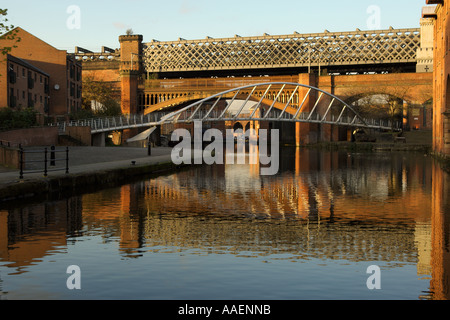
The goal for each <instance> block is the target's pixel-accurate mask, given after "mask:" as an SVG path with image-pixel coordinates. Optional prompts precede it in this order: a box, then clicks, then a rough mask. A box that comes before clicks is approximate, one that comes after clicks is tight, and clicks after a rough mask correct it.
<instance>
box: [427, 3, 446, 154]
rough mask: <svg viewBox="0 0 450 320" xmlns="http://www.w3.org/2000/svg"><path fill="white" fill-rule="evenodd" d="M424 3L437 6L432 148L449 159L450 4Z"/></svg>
mask: <svg viewBox="0 0 450 320" xmlns="http://www.w3.org/2000/svg"><path fill="white" fill-rule="evenodd" d="M426 3H427V4H431V5H437V7H436V10H435V14H434V17H435V19H436V20H435V25H434V81H433V82H434V88H433V97H434V101H433V103H434V106H433V109H434V118H433V148H434V151H435V152H436V153H437V154H440V155H444V156H447V157H450V55H449V48H450V46H449V37H450V23H449V22H450V21H449V19H448V14H449V6H450V2H449V1H448V0H426Z"/></svg>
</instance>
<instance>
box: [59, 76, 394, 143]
mask: <svg viewBox="0 0 450 320" xmlns="http://www.w3.org/2000/svg"><path fill="white" fill-rule="evenodd" d="M274 88H276V90H274ZM194 121H201V122H219V121H231V122H248V121H259V122H293V123H300V124H301V123H309V124H318V125H334V126H344V127H350V128H362V129H377V130H390V129H392V123H391V122H390V121H386V120H384V121H383V120H375V119H364V118H362V117H361V116H360V115H359V114H358V112H357V111H356V110H355V109H354V107H353V106H351V105H350V104H348V103H346V102H345V101H343V100H341V99H340V98H339V97H337V96H335V95H333V94H331V93H328V92H326V91H324V90H321V89H318V88H316V87H312V86H308V85H304V84H299V83H290V82H271V83H261V84H253V85H248V86H243V87H239V88H233V89H230V90H227V91H223V92H220V93H217V94H212V95H210V96H208V97H203V96H190V97H184V98H180V99H179V101H177V102H176V103H174V102H173V101H172V102H171V103H170V104H168V105H167V106H160V107H159V109H158V110H154V111H153V112H151V113H148V114H140V115H124V116H120V117H109V118H98V119H86V120H78V121H71V122H65V123H58V126H59V128H60V131H64V130H65V128H66V127H67V126H89V127H91V133H92V134H97V133H106V132H111V131H119V130H126V129H132V128H149V127H154V126H159V125H163V124H178V123H179V124H182V123H192V122H194Z"/></svg>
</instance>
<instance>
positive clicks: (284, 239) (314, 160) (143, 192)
mask: <svg viewBox="0 0 450 320" xmlns="http://www.w3.org/2000/svg"><path fill="white" fill-rule="evenodd" d="M281 159H282V162H281V164H280V165H281V171H280V173H279V175H277V176H273V177H268V176H260V175H259V170H260V168H259V166H258V165H232V166H228V165H217V166H205V167H196V168H193V169H192V170H189V171H184V172H180V173H178V174H174V175H168V176H163V177H159V178H156V179H146V180H143V181H141V182H139V183H135V184H131V185H126V186H123V187H120V188H115V189H110V190H105V191H102V192H98V193H95V194H87V195H84V196H80V197H74V198H71V199H67V200H64V201H55V202H48V203H44V204H38V205H29V206H23V207H20V208H11V209H8V208H6V209H5V210H3V211H1V210H0V262H2V263H3V264H4V265H5V266H6V267H7V268H8V274H9V275H17V276H19V275H20V274H23V273H25V272H28V271H29V270H30V266H32V265H34V264H39V263H40V262H41V261H42V260H43V259H44V257H46V256H49V255H50V256H51V255H56V254H62V255H64V254H66V255H69V253H68V252H67V248H68V247H69V246H71V245H75V244H76V242H77V241H78V240H79V239H83V240H85V239H89V237H91V236H92V237H101V239H102V241H103V243H105V244H108V243H110V244H111V247H112V248H113V250H117V251H116V252H117V253H118V254H120V256H121V257H122V258H123V259H130V260H135V259H137V260H139V259H141V258H145V257H148V256H149V255H150V254H151V253H161V252H165V253H174V252H177V253H183V252H188V253H189V254H198V255H207V254H226V255H235V256H236V257H249V258H256V257H257V258H261V259H263V261H275V260H286V261H290V262H299V263H304V262H305V261H310V260H312V259H318V260H320V261H323V263H324V265H326V264H327V263H328V261H345V262H346V263H357V262H386V263H387V265H388V267H392V268H397V267H399V266H402V265H410V264H414V265H416V267H417V276H418V278H419V279H427V281H428V280H429V282H430V285H429V287H428V288H427V289H428V291H429V292H428V293H424V294H423V295H422V296H421V297H420V298H427V299H448V298H449V282H448V281H449V280H448V278H449V276H448V272H449V271H450V260H449V259H450V258H449V249H450V247H449V228H450V221H449V217H448V215H449V214H450V203H449V200H448V194H449V183H450V179H449V175H448V174H446V173H444V172H443V171H442V170H441V169H440V168H439V166H438V165H437V164H436V163H435V162H434V161H433V160H432V159H431V158H429V157H424V156H422V155H416V154H413V155H411V154H402V153H399V154H392V153H386V154H384V153H383V154H367V153H346V152H337V151H336V152H334V151H333V152H332V151H330V152H322V151H317V150H303V149H302V150H300V149H288V148H287V149H283V150H282V157H281ZM86 241H89V240H86ZM116 244H117V245H116ZM99 259H100V258H99ZM30 272H31V271H30ZM0 284H1V282H0ZM3 286H5V283H3ZM0 290H2V289H1V287H0ZM424 291H426V290H424ZM336 298H339V297H336Z"/></svg>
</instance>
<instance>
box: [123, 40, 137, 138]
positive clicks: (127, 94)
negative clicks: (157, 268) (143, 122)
mask: <svg viewBox="0 0 450 320" xmlns="http://www.w3.org/2000/svg"><path fill="white" fill-rule="evenodd" d="M142 39H143V37H142V35H124V36H120V37H119V42H120V57H121V61H120V82H121V89H122V98H121V108H122V113H123V114H124V115H129V114H137V113H138V85H139V83H138V79H139V76H140V75H141V74H142ZM137 134H138V130H137V129H128V130H124V131H123V135H122V142H125V141H126V140H127V139H129V138H132V137H134V136H135V135H137Z"/></svg>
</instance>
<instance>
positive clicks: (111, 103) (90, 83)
mask: <svg viewBox="0 0 450 320" xmlns="http://www.w3.org/2000/svg"><path fill="white" fill-rule="evenodd" d="M115 97H117V94H116V92H115V90H114V87H113V86H112V85H111V83H108V82H102V81H95V80H94V79H93V78H92V77H85V78H83V97H82V100H83V102H82V104H83V109H84V110H83V111H82V112H80V114H79V116H80V117H85V118H84V119H86V117H87V116H90V117H110V116H118V115H120V114H122V110H121V107H120V104H119V102H117V100H116V98H115ZM92 101H96V102H97V103H98V104H99V105H100V106H101V107H100V108H99V109H95V110H92V107H91V104H92ZM78 119H81V118H78Z"/></svg>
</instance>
